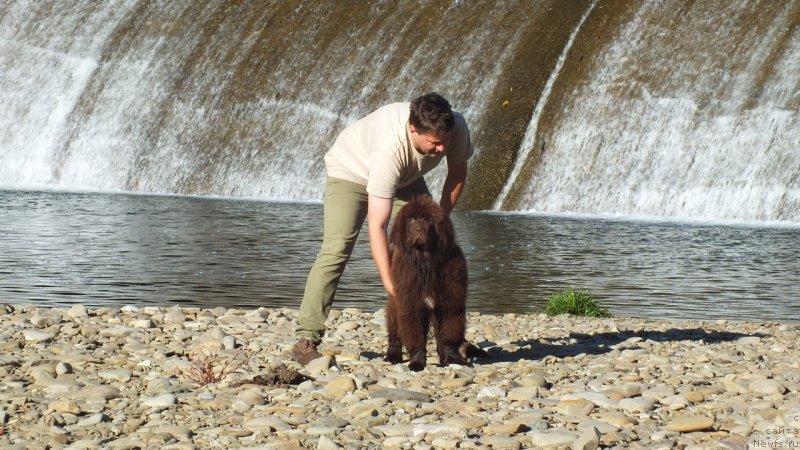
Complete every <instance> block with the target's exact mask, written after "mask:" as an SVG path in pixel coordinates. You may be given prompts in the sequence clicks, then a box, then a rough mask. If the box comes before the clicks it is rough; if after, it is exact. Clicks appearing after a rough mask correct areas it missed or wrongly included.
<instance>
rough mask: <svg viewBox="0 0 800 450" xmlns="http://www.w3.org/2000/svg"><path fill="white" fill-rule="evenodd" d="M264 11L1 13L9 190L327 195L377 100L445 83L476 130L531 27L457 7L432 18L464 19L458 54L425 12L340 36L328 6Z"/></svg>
mask: <svg viewBox="0 0 800 450" xmlns="http://www.w3.org/2000/svg"><path fill="white" fill-rule="evenodd" d="M265 3H266V4H259V5H257V6H254V5H251V4H242V5H231V4H229V3H228V2H225V1H222V0H211V1H208V2H194V3H192V2H189V3H186V2H184V3H179V2H178V3H175V2H173V3H155V4H148V3H142V2H135V1H116V2H93V1H89V0H75V1H74V2H72V3H69V2H65V3H64V4H63V5H59V6H47V7H41V8H40V7H37V6H36V5H35V4H32V3H19V4H15V5H13V6H11V7H9V8H7V9H6V10H3V11H2V12H0V14H2V15H0V50H1V51H2V53H0V67H2V68H4V70H3V71H2V72H1V73H0V88H2V93H0V99H2V100H3V104H4V106H6V105H10V106H11V107H10V108H8V107H6V108H4V111H3V112H0V124H2V125H3V126H4V127H5V126H6V125H9V126H8V131H7V132H4V133H3V134H0V184H2V185H6V186H13V187H17V188H26V187H41V186H47V187H57V188H63V189H82V190H83V189H86V188H94V189H97V190H100V191H133V192H170V193H179V194H193V195H196V194H201V195H202V194H214V195H221V196H235V197H257V198H264V199H273V200H280V199H287V200H302V199H319V198H321V196H322V191H323V188H324V173H325V171H324V164H323V160H322V155H323V154H324V152H325V151H326V150H327V149H328V147H329V146H330V144H331V143H332V142H333V140H334V139H335V137H336V134H337V133H338V132H339V131H340V130H341V129H342V128H343V127H344V126H346V125H347V124H348V123H350V122H352V121H353V120H355V118H357V117H360V116H362V115H364V114H366V113H368V112H369V111H370V109H371V108H374V107H375V105H380V104H383V103H388V102H394V101H402V100H410V99H411V97H412V96H413V95H418V94H419V93H420V91H422V90H423V89H425V90H437V91H439V92H441V93H443V94H444V95H446V96H448V97H449V98H450V100H451V101H452V102H453V104H454V106H455V108H456V109H458V110H460V111H462V112H463V113H464V114H465V116H467V118H468V120H469V122H470V123H471V124H474V123H478V122H480V121H481V120H482V119H483V118H484V117H485V116H486V114H488V111H489V109H488V106H487V105H489V103H490V102H488V101H487V97H488V96H489V95H490V94H491V92H492V90H493V88H494V86H495V85H496V83H497V80H498V79H499V74H500V73H501V72H502V70H503V67H504V63H505V60H506V59H507V58H509V57H510V56H512V54H513V50H514V48H515V46H516V45H517V43H518V36H519V34H520V29H521V27H519V26H515V25H514V24H515V21H514V20H510V18H509V15H510V14H513V11H515V7H514V6H513V5H508V8H506V10H502V11H498V12H491V13H487V15H486V16H485V17H483V18H482V19H483V20H482V21H481V23H482V26H480V27H476V26H471V25H470V26H468V25H467V24H470V23H472V22H474V21H475V20H476V19H475V16H474V14H471V13H470V12H469V10H468V9H469V8H468V7H467V6H468V5H463V4H461V3H459V2H455V3H453V4H452V5H450V6H449V7H446V8H445V10H446V11H445V12H443V13H441V17H440V18H439V19H435V20H442V21H443V22H444V24H446V25H447V24H448V23H447V22H448V21H449V22H450V23H449V25H453V26H456V25H457V24H458V23H463V24H464V26H461V27H459V35H458V42H461V43H464V42H466V43H469V45H465V46H463V48H459V49H454V48H452V47H451V46H450V45H442V36H441V34H439V33H436V32H431V31H425V32H420V30H419V29H418V27H419V26H420V24H422V23H423V22H425V21H426V20H428V19H430V18H431V16H430V10H426V9H425V8H420V7H419V5H416V4H411V3H408V4H398V5H394V6H391V5H383V4H375V5H371V6H370V7H369V8H371V11H370V12H369V13H368V17H365V18H364V20H363V21H361V22H360V26H358V27H342V28H341V29H340V28H338V27H339V25H337V24H336V22H337V20H336V17H333V16H332V14H337V13H335V12H331V11H330V10H329V9H328V8H327V7H325V6H324V5H323V4H317V5H309V4H298V5H297V8H290V9H289V10H286V6H287V5H286V3H285V2H282V1H272V2H265ZM361 6H363V5H361ZM361 6H359V7H361ZM354 7H355V6H354ZM472 9H474V7H472ZM509 11H511V12H509ZM362 12H364V11H362ZM529 13H531V14H535V8H534V11H529ZM438 14H439V13H438V12H437V15H438ZM331 17H333V19H331V20H328V19H330V18H331ZM445 17H446V20H445V19H444V18H445ZM524 20H525V19H524V18H523V19H520V21H522V22H523V23H524ZM517 23H518V22H517ZM457 45H458V44H457ZM489 53H491V54H492V55H493V57H494V60H493V64H491V65H487V64H486V62H485V55H487V54H489ZM432 64H442V65H443V66H442V67H439V68H432V67H431V65H432ZM487 68H488V69H489V70H486V69H487ZM456 69H457V70H456ZM32 72H35V73H37V76H36V77H33V78H30V79H28V78H26V77H28V76H29V75H28V74H30V73H32ZM476 73H480V74H481V76H475V74H476ZM12 124H13V126H12ZM443 178H444V171H443V170H437V171H436V172H435V173H433V174H432V176H431V177H430V180H429V182H430V185H431V188H432V189H434V190H436V189H440V186H441V184H442V183H443Z"/></svg>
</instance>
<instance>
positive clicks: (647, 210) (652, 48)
mask: <svg viewBox="0 0 800 450" xmlns="http://www.w3.org/2000/svg"><path fill="white" fill-rule="evenodd" d="M593 59H594V60H593V61H592V62H590V63H588V64H585V65H583V66H582V67H577V68H576V67H575V66H574V65H573V66H570V61H568V63H567V65H566V67H565V68H564V69H563V71H565V72H567V73H570V75H569V76H568V77H567V79H565V80H559V82H560V83H561V85H558V84H557V86H556V89H555V92H554V93H553V94H552V99H551V100H550V102H548V108H550V109H549V111H546V113H545V115H547V116H548V117H547V119H546V120H547V123H546V125H545V126H544V127H542V126H541V125H540V126H539V131H538V133H535V134H533V135H529V136H527V138H526V140H525V141H524V142H523V144H522V146H521V152H526V153H527V154H529V156H528V157H527V158H524V159H523V161H522V163H521V164H520V165H519V166H518V167H517V170H518V171H519V172H520V173H521V175H520V177H519V178H518V179H510V180H509V182H510V184H509V185H508V186H507V189H508V191H509V192H510V194H509V196H508V198H501V199H499V200H500V202H499V204H498V205H497V206H498V207H502V208H504V209H518V210H537V211H545V212H577V213H590V214H598V213H614V214H635V215H648V216H668V217H675V218H709V219H739V220H760V221H776V220H780V221H792V222H797V221H798V220H800V115H798V109H799V108H800V3H798V2H776V3H773V2H756V4H754V3H753V2H749V1H738V2H725V3H724V5H723V4H713V5H712V4H710V3H705V2H696V3H692V4H691V5H690V4H685V5H683V6H681V7H680V8H676V7H675V5H674V4H669V3H667V2H647V3H642V4H641V6H640V7H638V8H636V9H635V10H634V11H632V12H631V17H630V18H629V19H628V20H626V21H625V22H624V23H622V24H621V25H620V27H619V28H618V30H617V31H616V35H615V36H613V39H609V40H608V42H607V43H606V44H605V45H604V46H602V47H601V48H599V49H598V52H597V53H596V55H594V57H593ZM574 63H575V62H574V61H572V64H574ZM539 120H541V119H539Z"/></svg>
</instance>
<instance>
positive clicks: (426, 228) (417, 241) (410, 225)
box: [390, 196, 455, 253]
mask: <svg viewBox="0 0 800 450" xmlns="http://www.w3.org/2000/svg"><path fill="white" fill-rule="evenodd" d="M454 235H455V231H454V230H453V224H452V222H451V221H450V218H449V217H447V216H446V215H445V214H444V211H443V210H442V208H441V207H440V206H439V205H437V204H436V202H434V201H433V199H432V198H431V197H429V196H422V197H417V198H415V199H414V200H412V201H410V202H408V203H407V204H406V205H405V206H403V207H402V208H401V209H400V211H399V212H398V213H397V217H395V221H394V226H393V228H392V234H391V237H390V239H391V241H392V244H393V245H395V246H399V247H401V248H403V249H405V250H406V251H408V250H417V251H421V252H427V253H430V252H442V251H447V250H448V249H449V248H450V245H452V243H453V241H454Z"/></svg>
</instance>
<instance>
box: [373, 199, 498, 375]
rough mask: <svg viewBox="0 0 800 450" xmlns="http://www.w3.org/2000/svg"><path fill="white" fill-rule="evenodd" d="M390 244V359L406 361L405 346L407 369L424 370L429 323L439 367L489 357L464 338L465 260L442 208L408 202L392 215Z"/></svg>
mask: <svg viewBox="0 0 800 450" xmlns="http://www.w3.org/2000/svg"><path fill="white" fill-rule="evenodd" d="M390 242H391V251H390V253H391V271H392V281H393V282H394V290H395V295H394V296H391V295H390V296H389V299H388V302H387V303H386V327H387V330H388V334H389V348H388V349H387V351H386V361H389V362H391V363H399V362H402V360H403V346H405V348H406V350H407V351H408V353H409V355H410V356H411V361H410V362H409V364H408V367H409V368H410V369H411V370H414V371H419V370H422V369H424V368H425V364H426V356H427V352H426V344H427V342H428V328H429V327H430V325H431V324H433V327H434V335H435V337H436V349H437V352H438V353H439V364H440V365H441V366H445V365H448V364H466V363H467V357H472V356H484V357H485V356H486V352H484V351H483V350H481V349H479V348H477V347H475V346H474V345H472V344H470V343H468V342H467V341H466V340H465V339H464V332H465V328H466V299H467V261H466V258H464V253H462V252H461V248H460V247H459V246H458V245H456V242H455V230H454V229H453V223H452V222H451V221H450V218H449V217H447V215H445V214H444V211H443V210H442V208H441V207H439V205H437V204H436V203H435V202H434V201H433V200H432V199H431V198H430V197H427V196H424V197H419V198H416V199H414V200H412V201H410V202H409V203H407V204H406V205H405V206H403V208H401V209H400V211H399V212H398V213H397V216H396V217H395V219H394V224H393V227H392V231H391V235H390Z"/></svg>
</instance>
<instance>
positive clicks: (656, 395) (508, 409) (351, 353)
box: [0, 305, 800, 450]
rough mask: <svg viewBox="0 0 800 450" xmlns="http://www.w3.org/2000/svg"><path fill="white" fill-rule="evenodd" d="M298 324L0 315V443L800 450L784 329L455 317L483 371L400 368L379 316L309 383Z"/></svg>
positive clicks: (311, 372) (60, 311)
mask: <svg viewBox="0 0 800 450" xmlns="http://www.w3.org/2000/svg"><path fill="white" fill-rule="evenodd" d="M295 319H296V311H295V310H290V309H258V310H249V311H245V310H234V309H224V308H216V309H210V310H209V309H197V308H177V307H175V308H158V307H144V308H136V307H124V308H121V309H111V308H100V309H87V308H85V307H83V306H74V307H72V308H37V307H33V306H24V305H19V306H10V305H5V306H3V309H0V380H1V381H0V448H3V449H31V448H68V449H95V448H107V449H136V448H148V449H150V448H152V449H205V448H264V449H268V448H277V449H292V448H319V449H336V448H415V449H426V448H444V449H453V448H472V449H480V448H495V449H518V448H553V449H558V448H564V449H582V450H583V449H589V450H592V449H595V448H649V449H671V448H676V449H684V448H686V449H743V448H800V431H798V427H800V398H798V392H800V353H798V347H799V346H800V325H798V324H794V323H784V324H779V323H745V322H725V321H717V322H687V321H680V322H674V321H652V320H641V319H633V318H620V317H615V318H604V319H590V318H576V317H571V316H560V317H553V318H551V317H546V316H539V315H514V314H507V315H504V316H490V315H479V314H471V315H470V317H469V330H468V336H467V337H468V339H469V340H470V341H472V342H474V343H476V344H478V345H479V346H480V347H482V348H485V349H486V350H487V351H488V352H489V354H490V358H488V359H484V360H478V361H475V364H474V365H473V366H470V367H466V366H450V367H438V366H437V364H436V359H435V353H434V352H433V349H434V346H433V345H432V344H431V345H429V349H430V350H431V353H434V354H432V355H429V365H428V367H427V368H426V369H425V370H424V371H422V372H419V373H415V372H411V371H409V370H408V369H407V367H406V365H405V364H402V365H401V364H397V365H390V364H388V363H385V362H384V361H383V360H382V353H383V351H384V346H385V343H386V333H385V326H384V318H383V313H382V311H378V312H376V313H373V312H364V311H359V310H354V309H345V310H335V311H334V312H333V314H332V316H331V321H330V332H329V334H328V336H326V339H325V341H324V342H323V345H322V350H323V353H325V354H326V355H328V357H325V358H322V359H320V360H317V361H315V363H314V364H313V365H312V366H311V367H307V368H301V367H299V366H297V365H296V364H294V363H293V362H292V361H291V359H290V356H289V352H290V349H291V346H292V345H293V343H294V341H295V340H294V337H293V328H294V323H295ZM223 369H224V371H225V372H224V373H222V374H220V373H219V372H220V370H223ZM215 376H216V377H217V378H221V379H220V380H218V381H217V382H212V383H209V384H202V383H201V382H203V381H209V380H208V379H206V380H203V378H204V377H206V378H214V377H215Z"/></svg>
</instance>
